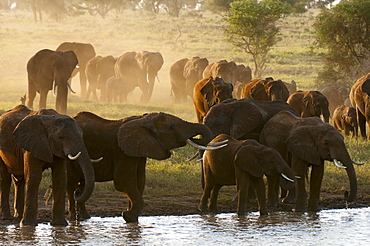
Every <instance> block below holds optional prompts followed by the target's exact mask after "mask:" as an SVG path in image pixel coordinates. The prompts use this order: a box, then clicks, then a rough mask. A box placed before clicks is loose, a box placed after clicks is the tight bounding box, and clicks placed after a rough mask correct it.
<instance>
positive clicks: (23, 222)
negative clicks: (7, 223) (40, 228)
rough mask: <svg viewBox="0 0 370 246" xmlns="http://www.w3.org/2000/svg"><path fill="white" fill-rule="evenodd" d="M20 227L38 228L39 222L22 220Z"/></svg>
mask: <svg viewBox="0 0 370 246" xmlns="http://www.w3.org/2000/svg"><path fill="white" fill-rule="evenodd" d="M20 226H21V227H23V226H37V222H36V221H27V220H24V219H22V220H21V222H20Z"/></svg>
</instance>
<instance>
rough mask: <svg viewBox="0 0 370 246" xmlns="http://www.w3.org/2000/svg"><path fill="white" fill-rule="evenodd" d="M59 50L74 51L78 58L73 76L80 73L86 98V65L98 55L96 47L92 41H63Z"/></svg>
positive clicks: (82, 91) (82, 94)
mask: <svg viewBox="0 0 370 246" xmlns="http://www.w3.org/2000/svg"><path fill="white" fill-rule="evenodd" d="M56 50H57V51H70V50H71V51H73V52H74V53H75V54H76V56H77V59H78V67H76V68H75V70H74V71H73V74H72V77H74V76H75V75H76V74H77V73H79V74H80V87H81V97H82V98H84V97H85V94H86V74H85V70H86V65H87V62H88V61H89V60H90V59H91V58H94V57H95V56H96V52H95V48H94V46H93V45H92V44H90V43H77V42H64V43H61V44H60V45H59V46H58V48H57V49H56Z"/></svg>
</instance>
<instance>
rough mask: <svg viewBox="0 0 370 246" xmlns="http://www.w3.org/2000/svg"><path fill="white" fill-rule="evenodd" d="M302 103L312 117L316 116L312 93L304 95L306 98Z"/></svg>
mask: <svg viewBox="0 0 370 246" xmlns="http://www.w3.org/2000/svg"><path fill="white" fill-rule="evenodd" d="M302 102H303V104H304V105H305V107H306V109H307V110H308V111H309V113H310V114H311V115H315V113H316V112H315V109H314V107H313V105H314V104H315V102H314V99H313V95H312V93H311V92H310V91H308V92H307V93H305V94H304V96H303V98H302Z"/></svg>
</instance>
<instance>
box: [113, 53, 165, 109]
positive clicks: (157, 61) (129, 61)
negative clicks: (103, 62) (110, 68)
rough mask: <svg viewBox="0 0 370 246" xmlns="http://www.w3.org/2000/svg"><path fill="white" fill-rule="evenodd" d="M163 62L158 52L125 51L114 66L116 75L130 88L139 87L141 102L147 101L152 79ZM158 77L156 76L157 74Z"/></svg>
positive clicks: (150, 93)
mask: <svg viewBox="0 0 370 246" xmlns="http://www.w3.org/2000/svg"><path fill="white" fill-rule="evenodd" d="M163 63H164V60H163V56H162V54H161V53H159V52H149V51H142V52H139V53H136V52H126V53H124V54H123V55H121V56H120V57H119V58H118V60H117V62H116V64H115V66H114V71H115V75H116V77H119V78H121V79H122V80H124V81H126V82H127V84H128V86H129V88H132V90H134V89H135V87H140V89H141V91H142V95H141V98H140V101H141V102H149V100H150V98H151V96H152V93H153V88H154V80H155V77H156V76H157V75H158V71H159V70H160V69H161V68H162V65H163ZM157 77H158V76H157Z"/></svg>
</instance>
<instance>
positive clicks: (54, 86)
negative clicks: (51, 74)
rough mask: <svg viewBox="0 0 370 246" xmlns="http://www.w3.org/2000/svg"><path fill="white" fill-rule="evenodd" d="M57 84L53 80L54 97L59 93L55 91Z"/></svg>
mask: <svg viewBox="0 0 370 246" xmlns="http://www.w3.org/2000/svg"><path fill="white" fill-rule="evenodd" d="M56 86H57V85H56V84H55V80H53V95H54V97H56V96H57V94H56V93H55V88H56Z"/></svg>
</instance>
